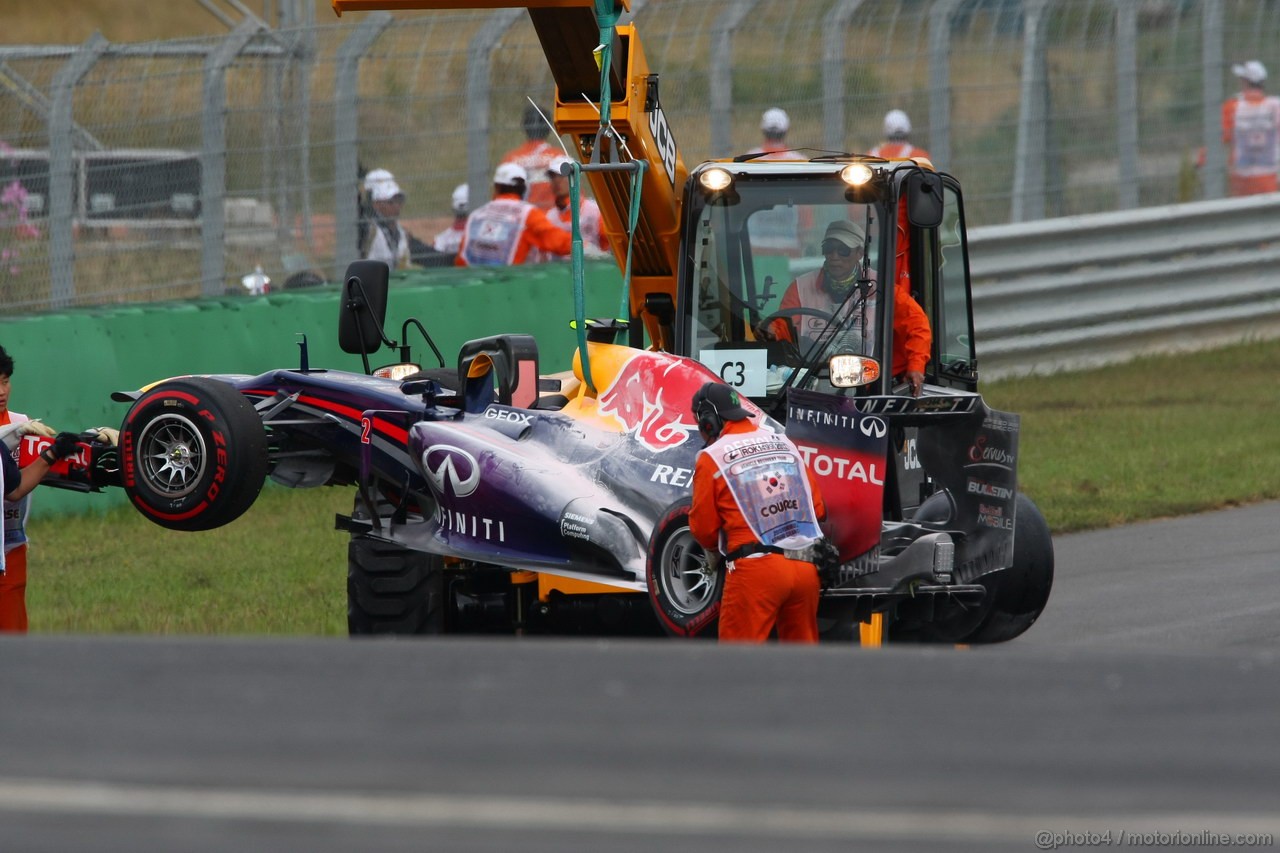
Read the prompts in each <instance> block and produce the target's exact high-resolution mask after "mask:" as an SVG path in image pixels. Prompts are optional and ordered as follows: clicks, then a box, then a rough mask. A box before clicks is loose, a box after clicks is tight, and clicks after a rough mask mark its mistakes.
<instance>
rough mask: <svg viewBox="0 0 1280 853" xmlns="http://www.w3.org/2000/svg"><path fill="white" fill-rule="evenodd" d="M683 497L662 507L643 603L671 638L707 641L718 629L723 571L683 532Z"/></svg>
mask: <svg viewBox="0 0 1280 853" xmlns="http://www.w3.org/2000/svg"><path fill="white" fill-rule="evenodd" d="M689 506H690V501H689V499H688V498H685V499H683V500H680V501H677V502H675V503H674V504H672V505H671V506H669V507H667V509H666V511H665V512H663V513H662V516H661V517H660V518H659V520H658V523H657V524H656V525H655V526H654V528H653V536H652V537H651V538H650V539H649V550H648V577H647V583H648V588H649V601H650V603H651V604H652V605H653V609H654V613H655V614H656V615H657V617H658V622H659V623H660V624H661V625H662V627H663V630H665V631H666V632H667V633H668V634H669V635H671V636H674V637H711V638H714V637H716V635H717V632H718V628H719V626H720V595H721V593H723V592H724V575H725V573H724V569H723V567H722V566H720V565H718V564H717V563H714V562H712V561H711V560H710V559H709V558H708V556H707V553H706V552H705V551H704V550H703V548H702V546H701V545H699V544H698V543H697V541H696V540H695V539H694V538H693V533H692V532H690V530H689Z"/></svg>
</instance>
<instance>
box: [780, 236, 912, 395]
mask: <svg viewBox="0 0 1280 853" xmlns="http://www.w3.org/2000/svg"><path fill="white" fill-rule="evenodd" d="M865 251H866V238H865V235H864V233H863V230H862V229H861V228H860V227H859V226H858V225H857V224H856V223H853V222H848V221H845V220H836V221H835V222H832V223H831V224H830V225H828V226H827V229H826V232H825V233H824V234H823V238H822V257H823V264H822V266H821V267H820V268H819V269H816V270H813V271H812V272H808V273H805V274H804V275H801V276H799V277H798V278H796V279H795V280H794V281H792V282H791V284H790V285H789V286H788V287H787V290H786V292H785V293H783V295H782V301H781V302H780V303H778V311H779V313H784V314H785V312H786V310H787V309H788V308H801V309H808V310H810V311H814V312H817V313H803V314H800V313H798V314H794V315H792V316H790V317H779V318H778V319H776V320H774V321H773V322H772V323H770V324H769V325H768V327H766V328H763V329H760V330H758V331H759V333H760V335H761V337H763V338H765V339H767V340H777V341H787V342H790V343H792V344H794V345H796V346H797V347H798V348H799V349H800V352H801V353H802V354H804V355H805V357H806V359H808V358H809V357H810V353H809V350H810V349H811V348H812V347H814V346H816V345H817V344H818V343H819V342H820V341H826V342H828V344H827V352H826V353H825V354H823V355H824V357H825V356H830V355H835V354H836V353H840V352H847V353H853V354H858V355H871V354H873V353H874V352H875V335H876V328H877V323H876V291H877V288H876V287H875V281H874V273H871V274H869V275H866V276H865V277H864V278H862V279H861V280H860V279H859V275H858V273H859V271H860V269H861V268H862V263H861V262H862V258H863V255H864V253H865ZM832 317H838V318H839V319H840V320H841V323H840V328H839V330H837V331H836V332H835V333H834V334H832V332H831V330H830V329H829V326H830V325H831V319H832ZM932 344H933V333H932V331H931V330H930V328H929V318H928V317H927V316H926V315H925V313H924V309H922V308H921V307H920V304H919V303H918V302H916V301H915V299H913V298H912V297H911V294H910V293H909V292H908V291H907V289H906V288H904V287H894V288H893V365H892V368H893V372H892V375H893V376H894V377H895V378H896V379H897V380H899V381H902V382H905V383H907V384H908V385H910V388H911V394H912V396H915V397H919V396H920V391H921V389H922V388H923V386H924V369H925V365H927V364H928V363H929V351H930V347H931V346H932Z"/></svg>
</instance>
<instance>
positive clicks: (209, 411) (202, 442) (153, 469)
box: [120, 377, 268, 531]
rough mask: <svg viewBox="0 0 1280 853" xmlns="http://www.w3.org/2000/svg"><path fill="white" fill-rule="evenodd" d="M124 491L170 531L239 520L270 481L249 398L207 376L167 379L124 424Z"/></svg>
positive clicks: (144, 397)
mask: <svg viewBox="0 0 1280 853" xmlns="http://www.w3.org/2000/svg"><path fill="white" fill-rule="evenodd" d="M120 462H121V470H122V474H123V477H122V481H123V484H124V490H125V492H126V493H127V494H128V495H129V499H130V500H131V501H132V502H133V504H134V506H135V507H137V508H138V511H139V512H141V513H142V514H143V515H145V516H146V517H147V518H149V519H150V520H151V521H154V522H155V523H156V524H159V525H160V526H161V527H167V528H169V529H170V530H188V531H189V530H211V529H213V528H215V527H221V526H222V525H224V524H227V523H229V522H231V521H234V520H235V519H237V518H239V517H240V515H241V514H242V513H244V511H245V510H247V509H248V508H249V507H250V506H252V504H253V502H254V500H256V499H257V497H258V493H259V492H260V491H262V484H263V482H264V481H265V480H266V476H267V466H268V462H267V434H266V429H265V428H264V427H263V425H262V419H261V418H260V417H259V416H258V413H257V412H256V411H255V410H254V408H253V405H252V404H251V403H250V402H249V401H248V400H247V399H245V397H244V396H243V395H242V394H241V393H240V392H239V391H237V390H236V389H235V388H232V387H231V386H230V385H228V384H226V383H225V382H220V381H218V380H216V379H208V378H204V377H192V378H188V379H173V380H170V381H168V382H162V383H160V384H159V385H157V386H155V387H154V388H152V389H151V390H149V391H147V392H146V393H145V394H143V395H142V397H140V398H139V399H138V401H137V402H136V403H134V404H133V407H132V408H130V409H129V413H128V414H127V415H125V419H124V423H123V424H122V425H121V427H120Z"/></svg>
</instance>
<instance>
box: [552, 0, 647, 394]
mask: <svg viewBox="0 0 1280 853" xmlns="http://www.w3.org/2000/svg"><path fill="white" fill-rule="evenodd" d="M621 10H622V6H621V4H620V3H617V2H615V0H595V13H596V23H597V25H598V26H599V27H600V43H599V46H598V47H596V49H595V51H594V55H595V60H596V66H597V67H598V68H599V69H600V130H599V131H598V132H597V133H596V141H595V146H594V147H593V148H592V151H591V162H592V163H593V164H597V163H599V162H600V148H601V146H602V145H603V143H604V141H605V140H606V139H609V140H611V141H612V145H611V146H610V160H611V161H612V162H613V163H620V162H621V160H620V158H619V156H618V154H619V148H620V142H621V141H620V140H619V139H618V138H617V135H616V134H615V133H614V131H613V128H612V126H611V125H610V110H611V105H612V102H613V94H612V92H611V90H610V84H609V70H610V65H611V64H612V62H613V38H614V27H616V26H617V23H618V19H619V17H620V16H621ZM569 165H570V173H569V209H570V214H571V215H570V222H571V231H570V235H571V240H572V251H571V254H570V270H571V274H572V275H573V311H574V326H575V328H576V329H577V333H578V353H579V357H580V360H581V363H582V381H583V383H584V384H585V385H586V386H587V391H588V392H589V393H595V391H596V385H595V382H594V381H593V380H592V377H591V358H590V356H589V355H588V354H587V321H586V292H585V291H586V282H585V273H584V269H583V253H582V229H581V222H580V217H581V204H582V166H581V164H580V163H578V162H576V161H571V162H570V164H569ZM627 165H628V166H630V167H631V204H630V209H629V211H628V216H627V258H626V263H625V265H624V267H623V270H622V297H621V305H620V306H619V308H618V315H619V318H620V319H623V320H629V319H630V317H631V250H632V245H633V243H634V242H635V233H636V224H637V223H638V222H639V221H640V188H641V186H642V185H643V183H644V170H645V167H646V166H647V164H646V163H645V162H644V161H643V160H636V159H633V160H631V161H630V162H629V163H628V164H627Z"/></svg>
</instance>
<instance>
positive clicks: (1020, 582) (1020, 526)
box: [968, 493, 1053, 643]
mask: <svg viewBox="0 0 1280 853" xmlns="http://www.w3.org/2000/svg"><path fill="white" fill-rule="evenodd" d="M1014 524H1015V525H1016V528H1015V531H1014V537H1013V565H1012V566H1010V567H1009V568H1008V569H1006V570H1005V571H1003V572H1000V573H999V574H998V575H997V577H996V578H993V580H996V579H998V583H997V584H995V588H994V590H993V592H994V599H995V601H994V602H993V604H992V607H991V612H990V614H988V616H987V618H986V620H984V621H983V623H982V625H980V626H979V627H978V629H977V630H976V631H974V632H973V634H971V635H970V636H969V638H968V642H970V643H1003V642H1006V641H1008V640H1012V639H1013V638H1014V637H1017V636H1018V635H1020V634H1022V633H1023V632H1024V631H1026V630H1027V629H1028V628H1030V627H1031V626H1032V625H1034V624H1035V621H1036V619H1038V618H1040V614H1041V613H1042V612H1044V608H1045V605H1046V604H1048V603H1049V591H1050V590H1051V589H1052V588H1053V537H1052V535H1051V534H1050V532H1049V524H1048V522H1046V521H1045V520H1044V516H1043V515H1042V514H1041V513H1040V510H1039V508H1038V507H1037V506H1036V505H1035V504H1034V503H1033V502H1032V500H1031V498H1029V497H1027V496H1026V495H1024V494H1021V493H1019V494H1018V507H1017V510H1016V513H1015V515H1014Z"/></svg>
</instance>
